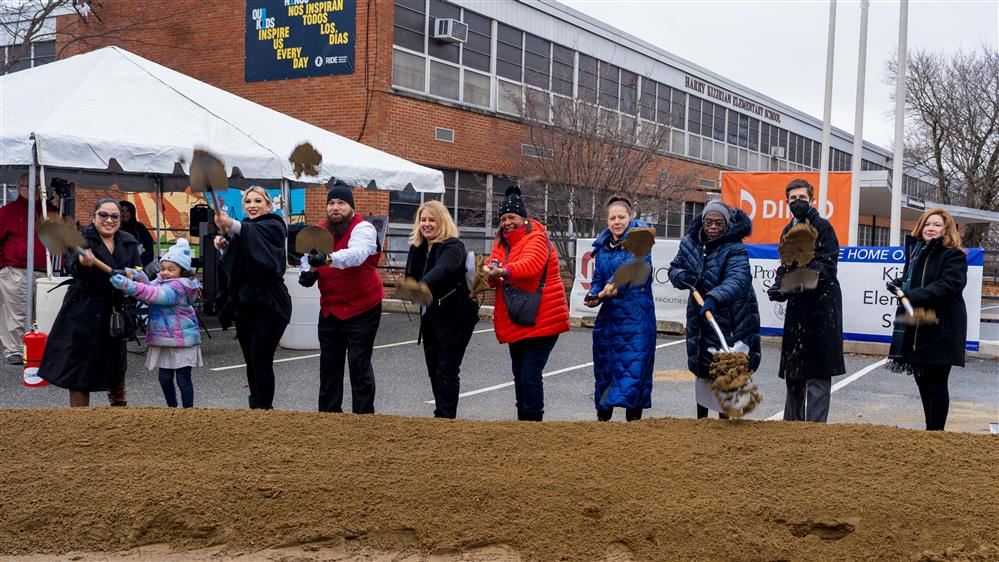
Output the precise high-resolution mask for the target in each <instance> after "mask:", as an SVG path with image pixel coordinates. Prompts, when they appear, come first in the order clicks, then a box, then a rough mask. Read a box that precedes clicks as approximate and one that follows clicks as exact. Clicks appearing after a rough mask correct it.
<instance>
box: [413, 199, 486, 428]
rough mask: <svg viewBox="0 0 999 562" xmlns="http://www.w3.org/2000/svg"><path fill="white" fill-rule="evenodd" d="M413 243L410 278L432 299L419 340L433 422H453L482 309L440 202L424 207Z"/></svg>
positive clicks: (418, 215)
mask: <svg viewBox="0 0 999 562" xmlns="http://www.w3.org/2000/svg"><path fill="white" fill-rule="evenodd" d="M409 243H410V247H409V257H408V258H407V259H406V277H408V278H411V279H413V280H415V281H417V282H419V283H420V286H421V288H422V290H423V291H425V292H429V294H430V296H432V298H433V300H432V301H431V302H430V304H429V305H427V306H425V307H423V308H422V310H421V311H420V335H421V339H422V341H423V355H424V358H425V359H426V361H427V371H428V373H429V374H430V387H431V389H432V390H433V392H434V402H435V404H436V408H434V417H436V418H450V419H454V417H455V416H456V415H457V410H458V391H459V385H460V382H459V378H458V373H459V371H460V370H461V360H462V358H464V356H465V348H466V347H468V342H469V340H470V339H471V338H472V329H473V328H474V327H475V324H476V322H478V321H479V305H478V303H476V301H475V300H474V299H473V298H472V297H471V294H470V291H469V288H468V281H467V279H466V277H465V272H466V259H467V256H468V254H467V252H465V245H464V244H462V243H461V241H460V240H458V227H457V226H456V225H455V224H454V221H453V220H451V215H450V214H448V211H447V208H445V207H444V205H443V204H442V203H441V202H440V201H428V202H426V203H424V204H423V205H421V206H420V208H419V210H418V211H417V213H416V223H415V224H414V225H413V233H412V234H411V235H410V236H409Z"/></svg>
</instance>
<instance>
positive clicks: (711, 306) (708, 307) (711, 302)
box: [701, 297, 718, 317]
mask: <svg viewBox="0 0 999 562" xmlns="http://www.w3.org/2000/svg"><path fill="white" fill-rule="evenodd" d="M717 306H718V303H717V302H715V298H714V297H708V298H706V299H704V306H702V307H701V316H705V317H706V316H707V315H708V313H709V312H710V313H712V314H714V311H715V308H716V307H717Z"/></svg>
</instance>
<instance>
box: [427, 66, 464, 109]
mask: <svg viewBox="0 0 999 562" xmlns="http://www.w3.org/2000/svg"><path fill="white" fill-rule="evenodd" d="M458 84H459V82H458V67H457V66H451V65H449V64H444V63H440V62H437V61H434V60H432V61H430V93H431V94H433V95H435V96H440V97H442V98H448V99H452V100H457V99H458Z"/></svg>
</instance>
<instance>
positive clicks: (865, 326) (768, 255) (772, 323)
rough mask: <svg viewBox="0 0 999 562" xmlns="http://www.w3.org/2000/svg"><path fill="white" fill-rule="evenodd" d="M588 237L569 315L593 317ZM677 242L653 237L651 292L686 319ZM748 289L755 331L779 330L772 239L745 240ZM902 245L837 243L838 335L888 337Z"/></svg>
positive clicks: (668, 316)
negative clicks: (675, 275)
mask: <svg viewBox="0 0 999 562" xmlns="http://www.w3.org/2000/svg"><path fill="white" fill-rule="evenodd" d="M592 244H593V239H592V238H591V239H579V240H577V241H576V275H575V279H574V280H573V284H572V293H571V295H570V302H569V304H570V312H571V314H572V315H573V316H594V315H596V313H597V310H599V309H596V308H587V307H586V306H585V305H583V297H584V296H585V295H586V293H587V292H588V291H589V289H590V278H591V276H592V274H593V265H594V264H593V256H592V254H591V250H592ZM679 247H680V242H679V240H656V245H655V246H654V247H653V249H652V274H653V277H654V278H653V282H652V292H653V295H654V298H655V302H656V320H660V321H670V322H679V323H680V324H684V323H685V322H686V308H687V297H688V293H687V291H681V290H679V289H676V288H675V287H673V285H671V284H670V282H669V278H668V277H667V275H666V272H667V270H668V269H669V263H670V262H671V261H672V260H673V258H674V257H675V256H676V253H677V250H678V249H679ZM747 247H748V248H749V265H750V269H751V271H752V273H753V289H754V290H755V291H756V299H757V301H759V306H760V332H761V333H762V334H763V335H765V336H780V335H782V334H783V333H784V305H785V303H779V302H770V299H768V298H767V289H769V288H770V286H771V285H772V284H773V280H774V275H775V271H776V269H777V266H778V265H779V264H780V262H779V260H778V257H777V245H776V244H748V245H747ZM984 260H985V254H984V252H982V250H981V249H979V248H971V249H969V250H968V284H967V285H966V286H965V288H964V303H965V306H966V307H967V310H968V335H967V342H966V344H965V346H966V348H967V349H968V350H969V351H978V341H979V340H978V338H979V328H980V321H981V308H982V307H981V302H982V266H983V265H984ZM904 264H905V249H904V248H902V247H880V246H848V247H842V248H840V253H839V267H838V272H837V277H838V279H839V284H840V289H841V290H842V293H843V339H844V340H851V341H864V342H881V343H890V342H891V332H892V322H893V321H894V319H895V310H896V307H897V306H898V299H897V298H895V297H894V296H892V295H890V294H888V290H887V289H886V288H885V282H886V281H888V280H889V279H895V278H896V277H900V276H901V275H902V267H903V265H904Z"/></svg>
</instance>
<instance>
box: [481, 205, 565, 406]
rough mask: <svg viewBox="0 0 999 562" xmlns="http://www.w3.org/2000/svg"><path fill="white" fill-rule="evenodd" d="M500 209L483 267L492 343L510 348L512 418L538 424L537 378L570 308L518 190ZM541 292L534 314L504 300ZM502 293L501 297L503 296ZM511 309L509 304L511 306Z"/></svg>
mask: <svg viewBox="0 0 999 562" xmlns="http://www.w3.org/2000/svg"><path fill="white" fill-rule="evenodd" d="M505 195H506V198H505V199H504V200H503V203H502V204H501V205H500V231H499V234H498V235H497V237H496V242H495V243H494V244H493V252H492V255H490V256H489V263H488V264H487V265H485V266H483V269H484V271H485V272H486V274H487V275H488V276H489V284H490V286H492V287H495V288H496V310H495V314H494V324H495V328H496V339H498V340H499V342H500V343H506V344H510V359H511V362H512V368H513V384H514V390H515V393H516V396H517V419H518V420H523V421H541V420H542V418H543V417H544V412H545V395H544V382H543V379H542V378H541V373H542V371H544V368H545V364H546V363H548V356H549V355H550V354H551V352H552V349H553V348H554V347H555V342H556V341H558V335H559V334H561V333H562V332H568V331H569V305H568V302H567V301H566V298H565V288H564V287H563V286H562V278H561V275H560V273H559V262H558V253H557V252H556V251H555V248H554V247H553V246H552V243H551V242H550V241H549V240H548V235H547V234H546V232H545V227H544V225H542V224H541V223H540V222H538V221H536V220H533V219H529V218H527V208H526V207H525V206H524V201H523V199H521V192H520V188H519V187H517V186H511V187H510V188H508V189H507V190H506V193H505ZM511 291H513V292H518V291H519V293H520V294H521V296H526V295H530V294H532V293H535V292H540V293H541V302H540V305H539V306H538V310H537V313H536V314H530V313H528V314H521V313H520V312H519V311H518V307H513V308H509V307H508V303H507V301H506V300H505V299H507V298H514V299H516V297H515V296H513V295H511V294H510V293H511ZM504 294H506V296H504ZM510 304H512V303H510Z"/></svg>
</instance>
